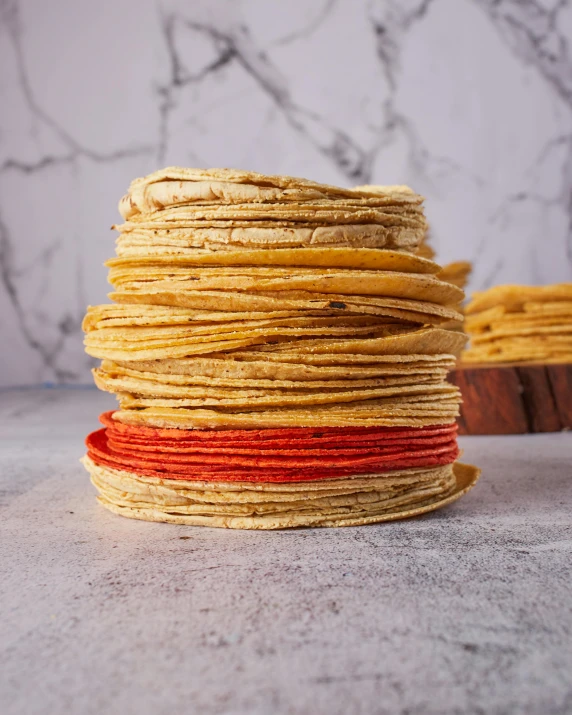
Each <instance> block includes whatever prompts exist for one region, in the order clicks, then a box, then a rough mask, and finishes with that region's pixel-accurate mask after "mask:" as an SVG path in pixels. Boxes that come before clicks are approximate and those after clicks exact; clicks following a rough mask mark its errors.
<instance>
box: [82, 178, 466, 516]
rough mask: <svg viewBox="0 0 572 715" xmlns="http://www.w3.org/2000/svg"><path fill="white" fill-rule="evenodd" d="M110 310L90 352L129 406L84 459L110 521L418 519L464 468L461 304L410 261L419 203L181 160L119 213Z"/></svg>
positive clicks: (89, 330)
mask: <svg viewBox="0 0 572 715" xmlns="http://www.w3.org/2000/svg"><path fill="white" fill-rule="evenodd" d="M120 212H121V214H122V216H123V218H124V220H125V223H123V224H122V225H121V226H118V227H117V229H118V231H119V232H120V236H119V238H118V240H117V257H116V258H114V259H112V260H110V261H109V262H108V264H107V265H108V266H109V268H110V275H109V278H110V282H111V284H112V285H113V287H114V292H113V293H111V294H110V297H111V299H112V300H113V301H114V303H113V304H110V305H101V306H96V307H90V308H89V309H88V313H87V315H86V318H85V321H84V329H85V332H86V338H85V346H86V351H87V352H88V353H89V354H90V355H92V356H95V357H97V358H100V359H101V360H102V363H101V366H100V367H98V368H97V369H96V370H94V376H95V381H96V384H97V386H98V387H99V388H100V389H102V390H107V391H109V392H113V393H115V394H116V395H117V398H118V401H119V409H118V410H117V411H115V412H111V413H106V414H104V415H102V417H101V421H102V423H103V425H104V427H103V429H100V430H99V431H97V432H94V433H92V434H91V435H89V437H88V439H87V447H88V453H87V455H86V457H84V460H83V462H84V464H85V466H86V468H87V470H88V471H89V473H90V475H91V478H92V481H93V483H94V485H95V486H96V488H97V490H98V492H99V501H100V502H101V504H102V505H103V506H105V507H106V508H107V509H109V510H111V511H113V512H116V513H118V514H122V515H124V516H128V517H132V518H137V519H146V520H150V521H166V522H174V523H182V524H191V525H205V526H222V527H230V528H247V529H276V528H285V527H297V526H349V525H358V524H368V523H373V522H379V521H386V520H391V519H397V518H402V517H406V516H413V515H416V514H421V513H423V512H426V511H430V510H433V509H435V508H437V507H439V506H442V505H444V504H447V503H449V502H451V501H453V500H455V499H457V498H459V497H460V496H461V495H462V494H464V493H465V492H466V491H467V490H468V489H469V488H471V487H472V486H473V485H474V483H475V481H476V479H477V477H478V470H477V469H476V468H475V467H471V466H469V465H462V464H460V463H459V462H457V461H456V460H457V457H458V455H459V450H458V447H457V441H456V433H457V426H456V422H455V419H456V417H457V415H458V412H459V403H460V394H459V390H458V388H457V387H455V386H453V385H451V384H449V383H448V382H447V379H446V377H447V373H448V372H449V371H450V370H451V369H452V368H453V366H454V364H455V356H456V354H458V352H459V351H460V349H461V348H462V346H463V345H464V343H465V336H464V335H462V334H460V333H458V332H454V331H449V330H444V329H442V328H441V327H440V326H442V325H446V324H447V323H450V321H455V320H459V319H460V316H459V314H458V312H457V311H456V309H455V308H454V307H451V306H455V305H457V304H459V303H460V301H461V300H462V298H463V292H462V290H460V289H459V288H458V287H456V286H454V285H451V284H450V283H447V282H444V281H442V280H439V278H437V277H436V274H437V273H438V272H439V270H440V267H439V266H438V265H437V264H436V263H434V262H432V261H431V260H427V259H424V258H422V257H419V256H417V255H415V251H416V250H417V248H418V246H419V243H420V241H421V239H422V237H423V236H424V234H425V230H426V222H425V218H424V215H423V209H422V199H421V197H419V196H417V195H416V194H415V193H413V192H412V191H411V190H410V189H407V188H406V187H386V188H384V189H383V190H382V191H378V190H376V191H368V190H367V188H364V189H361V190H350V189H342V188H337V187H333V186H326V185H322V184H317V183H314V182H311V181H306V180H303V179H295V178H292V177H285V176H264V175H261V174H255V173H251V172H242V171H234V170H226V169H217V170H198V169H180V168H169V169H165V170H163V171H160V172H156V173H154V174H151V175H150V176H147V177H145V178H142V179H136V180H135V181H134V182H133V183H132V185H131V187H130V189H129V193H128V194H127V195H126V196H125V197H124V198H123V199H122V200H121V202H120Z"/></svg>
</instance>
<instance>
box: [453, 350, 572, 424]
mask: <svg viewBox="0 0 572 715" xmlns="http://www.w3.org/2000/svg"><path fill="white" fill-rule="evenodd" d="M450 380H451V382H453V383H454V384H455V385H457V386H458V387H459V388H460V390H461V393H462V395H463V404H462V405H461V416H460V417H459V420H458V422H459V434H527V433H532V432H560V431H562V430H569V429H572V364H566V365H551V364H550V365H544V364H543V365H540V364H518V363H514V364H511V365H474V366H472V365H471V366H469V365H467V366H458V367H457V369H456V370H454V371H453V372H452V373H451V376H450Z"/></svg>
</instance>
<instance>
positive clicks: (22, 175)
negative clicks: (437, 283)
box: [0, 0, 572, 385]
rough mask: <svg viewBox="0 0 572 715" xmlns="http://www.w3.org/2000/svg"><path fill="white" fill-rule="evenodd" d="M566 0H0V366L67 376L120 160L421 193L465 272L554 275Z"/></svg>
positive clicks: (73, 366) (73, 375) (564, 276)
mask: <svg viewBox="0 0 572 715" xmlns="http://www.w3.org/2000/svg"><path fill="white" fill-rule="evenodd" d="M571 45H572V3H571V2H569V1H568V0H550V1H549V0H186V1H182V0H181V1H179V2H177V1H172V0H99V2H93V0H49V2H48V1H47V0H0V381H1V382H0V384H3V385H9V384H29V383H38V382H43V381H52V382H68V383H88V382H90V375H89V367H90V360H89V358H87V357H86V356H84V354H83V352H82V345H81V328H80V323H81V319H82V316H83V313H84V309H85V306H86V305H87V304H88V303H98V302H102V301H105V295H106V291H107V285H106V271H105V269H104V268H103V267H102V265H101V264H102V262H103V261H104V260H105V258H106V257H108V256H110V255H111V254H112V252H113V233H112V232H111V231H110V229H109V227H110V225H111V224H112V223H113V222H114V221H116V220H117V219H118V214H117V210H116V204H117V201H118V199H119V198H120V196H121V195H122V193H123V192H124V190H125V189H126V188H127V186H128V184H129V181H130V179H131V178H133V177H135V176H140V175H142V174H145V173H148V172H150V171H153V170H154V169H157V168H159V167H162V166H164V165H168V164H180V165H190V166H231V167H240V168H248V169H255V170H258V171H263V172H270V173H286V174H294V175H301V176H306V177H309V178H312V179H317V180H320V181H326V182H331V183H338V184H342V185H347V186H351V185H354V184H363V183H367V182H373V183H408V184H410V185H411V186H413V187H414V188H415V189H416V190H417V191H418V192H420V193H422V194H424V195H425V196H426V198H427V202H426V208H427V214H428V216H429V220H430V222H431V224H432V228H433V242H434V247H435V248H436V249H437V251H438V257H439V259H440V260H441V261H444V262H445V261H450V260H455V259H469V260H471V261H473V262H474V266H475V269H474V273H473V276H472V282H471V288H472V289H479V288H483V287H485V286H489V285H491V284H493V283H496V282H523V283H543V282H554V281H566V280H568V281H569V280H571V274H572V48H571Z"/></svg>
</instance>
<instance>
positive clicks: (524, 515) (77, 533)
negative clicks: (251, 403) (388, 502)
mask: <svg viewBox="0 0 572 715" xmlns="http://www.w3.org/2000/svg"><path fill="white" fill-rule="evenodd" d="M113 404H114V402H113V400H112V399H111V398H110V397H109V396H107V395H102V394H100V393H98V392H96V391H95V390H88V389H85V390H72V389H57V390H56V389H45V390H14V391H3V392H0V509H1V514H2V516H1V521H0V524H1V527H0V528H1V532H2V534H1V538H0V557H1V573H0V593H1V598H0V600H1V604H2V622H1V625H0V629H1V630H0V711H1V712H2V713H4V714H5V715H12V714H13V713H23V714H24V713H25V714H26V715H32V714H34V713H42V715H44V714H52V713H54V714H57V715H62V714H64V713H74V715H75V714H77V713H80V714H82V713H98V714H100V713H121V714H124V713H138V714H139V715H142V714H146V713H159V714H163V713H165V714H166V713H169V714H170V715H173V714H175V713H177V714H178V713H201V714H204V715H211V714H213V715H214V714H215V713H217V714H219V713H220V714H223V713H224V714H226V713H229V714H239V713H240V714H242V713H248V714H251V713H252V714H255V715H258V714H261V715H262V714H264V715H266V714H267V713H268V714H274V713H303V714H306V713H308V714H314V713H317V714H321V713H328V714H329V715H330V714H331V715H337V714H338V713H339V714H340V715H342V714H343V715H352V714H353V713H357V714H361V713H364V714H365V713H368V714H369V713H380V714H381V713H391V714H392V715H393V714H395V713H409V714H414V713H486V714H487V715H489V714H491V713H541V714H542V715H549V714H551V713H570V712H572V597H571V585H572V578H571V554H572V526H571V521H572V519H571V512H572V509H571V506H572V436H571V435H570V434H548V435H536V436H532V437H490V438H489V437H472V438H464V439H462V440H461V442H462V447H463V448H464V449H465V455H464V459H465V461H468V462H473V463H475V464H478V465H479V466H481V467H482V469H483V476H482V478H481V481H480V482H479V484H478V485H477V487H476V488H475V489H474V491H472V492H471V493H470V494H468V495H467V496H465V497H464V498H463V499H462V500H461V501H459V502H457V503H456V504H454V505H452V506H449V507H447V508H445V509H443V510H442V511H438V512H435V513H433V514H430V515H427V516H424V517H421V518H418V519H415V520H410V521H404V522H395V523H389V524H382V525H379V526H368V527H357V528H345V529H323V530H322V529H312V530H300V531H282V532H246V531H244V532H240V531H226V530H219V529H203V528H193V527H185V526H174V525H167V524H151V523H145V522H140V521H131V520H128V519H122V518H121V517H118V516H114V515H112V514H110V513H109V512H107V511H105V510H104V509H102V508H101V507H99V506H98V504H97V503H96V501H95V495H94V490H93V488H92V487H91V485H90V483H89V480H88V477H87V474H85V473H84V471H83V468H82V467H81V465H80V464H79V463H78V459H79V457H80V456H81V454H82V452H83V438H84V436H85V434H86V433H87V432H88V431H90V430H91V429H94V428H97V426H98V423H97V415H98V413H99V412H101V411H103V410H104V409H108V408H110V407H111V406H113Z"/></svg>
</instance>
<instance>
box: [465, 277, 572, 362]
mask: <svg viewBox="0 0 572 715" xmlns="http://www.w3.org/2000/svg"><path fill="white" fill-rule="evenodd" d="M466 313H467V318H466V322H465V327H466V330H467V332H468V333H469V335H470V338H471V345H470V348H469V349H468V350H465V351H464V352H463V354H462V361H463V362H466V363H511V362H542V363H568V362H572V283H560V284H557V285H547V286H519V285H501V286H495V287H494V288H489V290H486V291H483V292H481V293H475V294H474V295H473V297H472V300H471V302H470V303H469V304H468V305H467V308H466Z"/></svg>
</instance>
